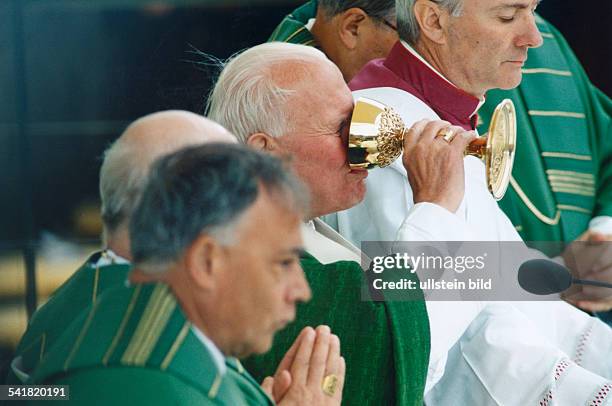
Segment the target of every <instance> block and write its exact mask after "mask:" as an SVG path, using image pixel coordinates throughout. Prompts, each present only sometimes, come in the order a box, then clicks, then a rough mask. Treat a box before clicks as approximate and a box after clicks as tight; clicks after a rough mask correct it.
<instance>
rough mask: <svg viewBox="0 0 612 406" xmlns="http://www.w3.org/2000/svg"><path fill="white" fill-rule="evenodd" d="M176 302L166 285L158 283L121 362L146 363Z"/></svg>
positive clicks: (131, 363)
mask: <svg viewBox="0 0 612 406" xmlns="http://www.w3.org/2000/svg"><path fill="white" fill-rule="evenodd" d="M175 306H176V302H175V301H174V299H173V298H172V295H171V294H170V293H169V292H168V289H167V287H166V286H164V285H157V286H156V287H155V289H154V290H153V293H152V294H151V298H150V299H149V302H148V303H147V305H146V309H145V311H144V313H143V316H142V319H141V320H140V322H139V323H138V326H137V327H136V331H135V332H134V336H133V337H132V339H131V340H130V343H129V344H128V347H127V349H126V350H125V353H124V354H123V357H121V362H122V363H124V364H129V365H144V363H145V362H146V360H147V359H148V357H149V355H150V354H151V352H152V351H153V347H154V346H155V343H157V340H158V339H159V336H160V335H161V333H162V331H163V329H164V328H165V326H166V323H167V322H168V320H169V319H170V316H171V315H172V312H173V311H174V308H175Z"/></svg>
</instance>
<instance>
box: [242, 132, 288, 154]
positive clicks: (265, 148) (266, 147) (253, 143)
mask: <svg viewBox="0 0 612 406" xmlns="http://www.w3.org/2000/svg"><path fill="white" fill-rule="evenodd" d="M246 143H247V145H248V146H249V147H251V148H254V149H256V150H258V151H262V152H268V153H273V154H274V153H278V152H279V149H280V148H279V145H278V142H277V141H276V139H275V138H274V137H271V136H269V135H268V134H266V133H255V134H251V135H250V136H249V138H247V142H246Z"/></svg>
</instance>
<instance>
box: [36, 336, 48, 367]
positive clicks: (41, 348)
mask: <svg viewBox="0 0 612 406" xmlns="http://www.w3.org/2000/svg"><path fill="white" fill-rule="evenodd" d="M41 341H42V342H41V343H40V355H39V357H38V360H39V361H42V359H43V356H44V355H45V344H46V342H47V333H43V335H42V340H41Z"/></svg>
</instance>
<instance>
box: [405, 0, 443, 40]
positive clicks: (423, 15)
mask: <svg viewBox="0 0 612 406" xmlns="http://www.w3.org/2000/svg"><path fill="white" fill-rule="evenodd" d="M413 7H414V16H415V18H416V20H417V23H418V24H419V27H420V30H421V35H424V36H425V37H427V38H428V39H429V40H430V41H433V42H435V43H436V44H439V45H441V44H444V43H446V30H447V27H448V19H449V17H450V16H449V14H448V12H447V11H446V10H445V9H443V8H442V7H440V6H438V5H437V4H436V3H434V2H433V1H429V0H417V1H416V3H415V4H414V6H413Z"/></svg>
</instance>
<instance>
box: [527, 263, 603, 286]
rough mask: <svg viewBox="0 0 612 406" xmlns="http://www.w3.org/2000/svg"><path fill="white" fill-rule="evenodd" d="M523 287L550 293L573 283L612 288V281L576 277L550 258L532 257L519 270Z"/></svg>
mask: <svg viewBox="0 0 612 406" xmlns="http://www.w3.org/2000/svg"><path fill="white" fill-rule="evenodd" d="M518 282H519V285H521V288H523V289H525V290H526V291H527V292H529V293H533V294H535V295H550V294H552V293H560V292H563V291H564V290H566V289H568V288H569V287H570V286H571V285H572V284H574V283H575V284H578V285H591V286H600V287H604V288H612V283H606V282H599V281H589V280H584V279H575V278H573V277H572V274H571V273H570V271H569V269H567V268H566V267H564V266H563V265H561V264H558V263H556V262H554V261H550V260H548V259H530V260H529V261H525V262H524V263H523V264H522V265H521V266H520V267H519V270H518Z"/></svg>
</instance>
